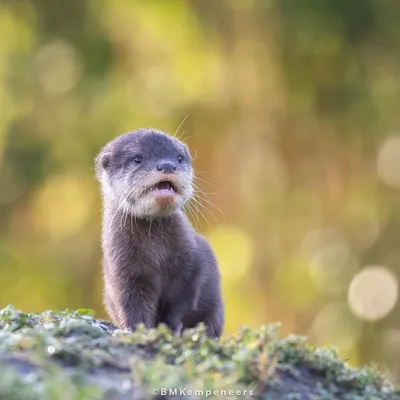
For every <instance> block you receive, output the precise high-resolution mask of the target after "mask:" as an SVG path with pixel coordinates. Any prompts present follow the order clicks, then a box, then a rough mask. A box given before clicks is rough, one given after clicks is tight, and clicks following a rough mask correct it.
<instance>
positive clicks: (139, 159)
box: [133, 156, 143, 164]
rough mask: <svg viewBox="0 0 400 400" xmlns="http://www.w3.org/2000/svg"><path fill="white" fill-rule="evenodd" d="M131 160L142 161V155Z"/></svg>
mask: <svg viewBox="0 0 400 400" xmlns="http://www.w3.org/2000/svg"><path fill="white" fill-rule="evenodd" d="M133 161H135V164H140V163H141V162H142V161H143V157H142V156H135V158H134V159H133Z"/></svg>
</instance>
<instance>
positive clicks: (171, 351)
mask: <svg viewBox="0 0 400 400" xmlns="http://www.w3.org/2000/svg"><path fill="white" fill-rule="evenodd" d="M277 333H278V329H277V325H270V326H264V327H261V328H260V329H259V330H257V331H252V330H249V329H243V330H241V331H240V332H239V333H238V334H237V335H235V336H225V337H223V338H222V339H220V340H212V339H209V338H207V337H206V336H205V335H204V327H201V326H200V327H199V328H197V329H193V330H188V331H186V332H184V334H183V335H182V336H181V337H177V336H174V335H172V334H171V332H170V331H169V330H168V329H167V328H166V327H165V326H160V327H158V328H157V329H154V330H151V331H145V330H144V329H143V328H142V327H139V328H138V329H137V330H136V331H135V332H131V331H122V330H119V329H117V328H115V327H114V326H113V325H112V324H111V323H109V322H106V321H101V320H96V319H95V318H94V314H93V312H91V311H90V310H78V311H70V310H67V311H63V312H53V311H46V312H44V313H42V314H25V313H23V312H20V311H18V310H15V309H14V308H13V307H11V306H8V307H6V308H4V309H3V310H1V311H0V399H1V400H2V399H6V400H13V399H18V400H25V399H32V400H38V399H40V400H47V399H49V400H50V399H51V400H53V399H55V400H59V399H60V400H63V399H66V400H67V399H68V400H71V399H82V400H83V399H129V400H131V399H156V398H157V399H159V398H184V399H195V398H206V397H207V398H241V399H243V398H252V399H271V400H273V399H276V400H285V399H286V400H289V399H290V400H308V399H310V400H311V399H313V400H317V399H321V400H322V399H327V400H328V399H329V400H333V399H344V400H356V399H357V400H361V399H363V400H364V399H371V400H372V399H373V400H375V399H376V400H378V399H379V400H400V394H399V392H396V391H395V390H394V389H393V387H392V386H391V385H390V384H389V383H387V381H386V380H385V377H384V376H383V375H382V374H381V373H380V372H379V371H377V370H376V369H375V368H371V367H369V368H362V369H351V368H349V367H348V366H346V365H345V363H344V362H343V361H341V360H340V359H339V357H338V356H337V354H336V352H335V350H333V349H315V348H312V347H310V346H309V345H307V343H306V341H305V339H304V338H302V337H298V336H291V337H288V338H286V339H279V338H278V336H277Z"/></svg>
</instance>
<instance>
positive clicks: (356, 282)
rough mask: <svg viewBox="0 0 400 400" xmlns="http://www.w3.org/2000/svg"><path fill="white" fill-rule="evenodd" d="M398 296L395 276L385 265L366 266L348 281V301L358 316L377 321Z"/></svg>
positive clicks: (392, 305)
mask: <svg viewBox="0 0 400 400" xmlns="http://www.w3.org/2000/svg"><path fill="white" fill-rule="evenodd" d="M397 298H398V282H397V278H396V276H395V275H394V274H393V273H392V272H391V271H390V270H389V269H388V268H386V267H382V266H371V267H366V268H364V269H363V270H362V271H360V272H359V273H357V274H356V275H355V276H354V277H353V280H352V281H351V283H350V286H349V291H348V302H349V306H350V309H351V311H352V312H353V314H354V315H356V316H357V317H358V318H361V319H365V320H368V321H377V320H379V319H382V318H384V317H385V316H386V315H388V314H389V313H390V311H391V310H392V309H393V307H394V306H395V305H396V301H397Z"/></svg>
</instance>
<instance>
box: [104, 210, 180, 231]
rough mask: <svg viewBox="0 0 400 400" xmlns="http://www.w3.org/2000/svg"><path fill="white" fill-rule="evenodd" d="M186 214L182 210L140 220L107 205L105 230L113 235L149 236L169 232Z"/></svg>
mask: <svg viewBox="0 0 400 400" xmlns="http://www.w3.org/2000/svg"><path fill="white" fill-rule="evenodd" d="M183 218H184V214H183V212H182V211H181V210H177V211H176V212H175V213H173V214H171V215H168V216H163V217H144V218H138V217H136V216H134V215H133V214H131V213H130V212H126V211H124V210H123V209H122V208H120V209H118V208H117V207H113V206H111V205H110V204H107V203H106V204H105V207H104V215H103V229H104V230H105V231H106V232H110V233H112V234H117V233H121V234H125V235H128V236H142V235H149V234H151V233H156V232H160V230H162V231H168V230H170V229H171V227H173V226H176V223H177V222H182V219H183Z"/></svg>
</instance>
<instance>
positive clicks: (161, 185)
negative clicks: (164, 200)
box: [150, 181, 178, 193]
mask: <svg viewBox="0 0 400 400" xmlns="http://www.w3.org/2000/svg"><path fill="white" fill-rule="evenodd" d="M150 191H151V192H161V193H178V190H177V188H176V186H175V185H174V184H173V183H172V182H171V181H161V182H158V183H157V184H155V185H154V186H152V187H151V188H150Z"/></svg>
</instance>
